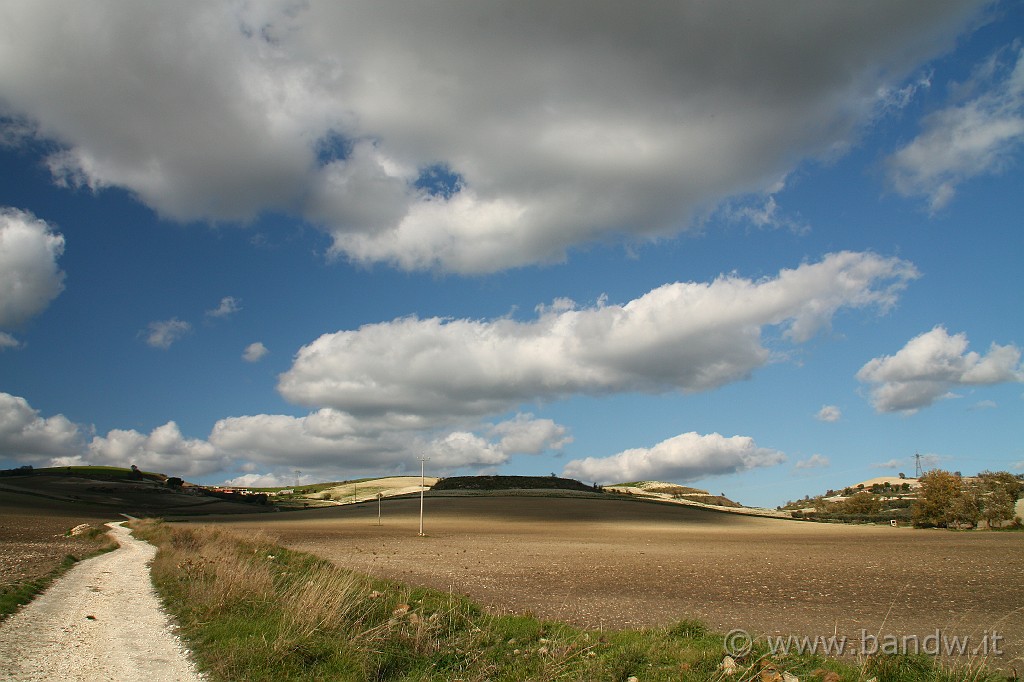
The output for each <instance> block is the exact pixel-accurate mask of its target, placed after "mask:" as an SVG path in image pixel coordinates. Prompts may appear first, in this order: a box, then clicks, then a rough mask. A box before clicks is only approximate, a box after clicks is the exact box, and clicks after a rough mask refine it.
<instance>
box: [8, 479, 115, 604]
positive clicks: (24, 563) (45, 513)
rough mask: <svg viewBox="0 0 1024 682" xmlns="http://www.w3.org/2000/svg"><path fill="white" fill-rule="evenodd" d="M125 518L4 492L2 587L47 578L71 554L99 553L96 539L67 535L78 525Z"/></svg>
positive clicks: (86, 506) (77, 505) (82, 507)
mask: <svg viewBox="0 0 1024 682" xmlns="http://www.w3.org/2000/svg"><path fill="white" fill-rule="evenodd" d="M123 519H124V517H122V516H119V515H117V514H113V513H110V512H106V511H105V510H102V509H96V508H95V507H92V506H89V505H82V504H75V503H71V502H61V501H57V500H49V499H45V498H41V497H37V496H33V495H24V494H18V493H12V492H7V491H4V490H0V588H2V587H3V586H4V585H11V584H13V583H19V582H22V581H25V580H33V579H35V578H39V577H42V576H44V575H47V574H48V573H50V572H51V571H52V570H53V569H55V568H56V567H57V566H58V565H59V564H60V563H61V561H63V560H64V557H66V556H67V555H68V554H71V555H74V556H75V557H77V558H82V557H83V556H85V555H86V554H89V553H90V552H93V551H95V550H96V549H97V547H98V546H99V544H100V543H99V542H97V541H96V540H91V539H89V538H86V537H84V536H75V537H68V536H66V535H65V533H66V532H68V531H69V530H71V529H72V528H74V527H75V526H77V525H80V524H83V523H88V524H90V525H93V526H97V527H100V526H102V525H103V524H104V523H105V522H107V521H112V520H123ZM104 530H105V529H104Z"/></svg>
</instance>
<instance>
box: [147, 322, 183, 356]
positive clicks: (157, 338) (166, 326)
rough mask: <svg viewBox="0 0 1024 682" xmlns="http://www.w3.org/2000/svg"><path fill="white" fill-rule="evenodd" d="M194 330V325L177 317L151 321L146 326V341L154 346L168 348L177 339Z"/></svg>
mask: <svg viewBox="0 0 1024 682" xmlns="http://www.w3.org/2000/svg"><path fill="white" fill-rule="evenodd" d="M190 331H192V325H191V324H189V323H188V322H185V321H183V320H179V319H178V318H176V317H172V318H171V319H169V320H161V321H158V322H150V323H149V326H148V327H147V328H146V343H148V344H149V345H150V346H152V347H153V348H162V349H163V350H167V349H168V348H170V347H171V344H173V343H174V342H175V341H178V340H179V339H181V338H182V337H184V336H185V335H186V334H188V333H189V332H190Z"/></svg>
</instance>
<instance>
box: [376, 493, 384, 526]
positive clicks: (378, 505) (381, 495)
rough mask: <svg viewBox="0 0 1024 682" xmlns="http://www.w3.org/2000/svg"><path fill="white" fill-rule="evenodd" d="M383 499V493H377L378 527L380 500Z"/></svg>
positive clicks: (378, 522) (378, 523)
mask: <svg viewBox="0 0 1024 682" xmlns="http://www.w3.org/2000/svg"><path fill="white" fill-rule="evenodd" d="M382 497H384V493H377V525H378V526H379V525H380V499H381V498H382Z"/></svg>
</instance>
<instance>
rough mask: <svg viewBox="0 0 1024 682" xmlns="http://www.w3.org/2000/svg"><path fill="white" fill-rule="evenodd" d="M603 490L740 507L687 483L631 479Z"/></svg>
mask: <svg viewBox="0 0 1024 682" xmlns="http://www.w3.org/2000/svg"><path fill="white" fill-rule="evenodd" d="M605 490H608V491H609V492H613V493H623V494H625V495H640V496H643V497H649V498H652V499H663V500H672V501H675V502H694V503H696V504H701V505H707V506H713V507H730V508H733V509H738V508H742V507H743V505H742V504H740V503H739V502H734V501H733V500H730V499H729V498H728V497H725V496H724V495H712V494H711V493H709V492H708V491H707V490H702V489H701V488H691V487H690V486H687V485H678V484H676V483H665V482H664V481H632V482H629V483H616V484H614V485H609V486H606V487H605Z"/></svg>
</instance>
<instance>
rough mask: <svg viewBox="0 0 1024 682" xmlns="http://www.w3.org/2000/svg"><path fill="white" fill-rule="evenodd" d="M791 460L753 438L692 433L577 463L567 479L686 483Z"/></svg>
mask: <svg viewBox="0 0 1024 682" xmlns="http://www.w3.org/2000/svg"><path fill="white" fill-rule="evenodd" d="M785 459H786V456H785V455H784V454H782V453H781V452H779V451H777V450H771V449H768V448H761V447H758V446H757V444H756V443H754V439H752V438H750V437H748V436H732V437H731V438H726V437H725V436H722V435H720V434H717V433H711V434H707V435H701V434H699V433H695V432H692V431H691V432H690V433H684V434H680V435H678V436H675V437H673V438H669V439H668V440H664V441H662V442H660V443H658V444H657V445H655V446H654V447H652V448H635V449H632V450H625V451H623V452H620V453H618V454H616V455H612V456H611V457H587V458H586V459H574V460H572V461H571V462H569V463H568V464H566V465H565V470H564V472H563V474H562V475H563V476H568V477H571V478H576V479H579V480H585V481H598V482H600V483H621V482H624V481H643V480H665V481H675V482H680V483H685V482H688V481H696V480H698V479H701V478H705V477H707V476H721V475H723V474H734V473H737V472H740V471H747V470H748V469H754V468H757V467H768V466H774V465H776V464H780V463H781V462H784V461H785Z"/></svg>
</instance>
